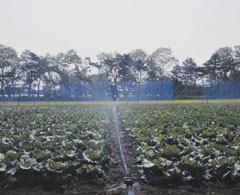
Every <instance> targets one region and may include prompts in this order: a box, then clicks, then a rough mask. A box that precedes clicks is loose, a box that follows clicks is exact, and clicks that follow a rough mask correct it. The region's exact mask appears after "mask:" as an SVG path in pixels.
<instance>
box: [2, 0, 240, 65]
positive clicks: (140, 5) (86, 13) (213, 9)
mask: <svg viewBox="0 0 240 195" xmlns="http://www.w3.org/2000/svg"><path fill="white" fill-rule="evenodd" d="M0 44H4V45H8V46H11V47H13V48H15V49H16V50H17V52H19V53H20V52H22V51H23V50H24V49H30V50H31V51H33V52H36V53H37V54H40V55H45V54H46V53H47V52H49V53H51V54H53V55H55V54H57V53H58V52H61V51H62V52H65V51H67V50H68V49H75V50H76V51H77V52H78V54H79V55H80V56H81V57H85V56H90V57H92V58H93V59H95V57H96V55H97V54H99V53H101V52H114V51H118V52H120V53H124V52H130V51H132V50H134V49H138V48H141V49H143V50H145V51H146V52H147V53H148V54H150V53H152V52H153V51H154V50H155V49H157V48H159V47H170V48H171V49H172V50H173V54H174V55H175V56H176V57H177V58H178V59H179V60H180V61H181V62H182V61H183V60H184V59H186V58H187V57H193V58H194V59H195V61H196V62H197V63H198V64H199V65H200V64H202V63H203V62H205V61H206V60H208V59H209V57H210V55H211V54H212V53H213V52H214V51H215V50H216V49H218V48H220V47H224V46H234V45H239V44H240V0H0Z"/></svg>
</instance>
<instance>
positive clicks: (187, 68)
mask: <svg viewBox="0 0 240 195" xmlns="http://www.w3.org/2000/svg"><path fill="white" fill-rule="evenodd" d="M197 79H198V73H197V64H196V63H195V62H194V60H193V59H192V58H187V59H186V60H185V61H184V62H183V71H182V81H183V84H185V85H188V86H196V84H197Z"/></svg>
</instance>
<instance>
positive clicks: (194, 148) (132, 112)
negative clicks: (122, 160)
mask: <svg viewBox="0 0 240 195" xmlns="http://www.w3.org/2000/svg"><path fill="white" fill-rule="evenodd" d="M119 110H120V112H121V120H122V123H123V126H124V127H125V130H126V131H128V132H129V134H130V136H132V137H133V139H134V144H133V147H134V149H135V151H136V153H137V163H138V167H139V171H140V173H141V174H142V178H143V179H145V180H146V181H148V182H150V183H153V184H154V183H155V184H166V183H174V184H176V183H180V184H184V183H192V184H197V185H201V184H202V183H206V182H207V183H208V182H215V181H221V182H226V183H229V182H230V183H234V182H239V181H240V107H238V106H235V107H234V106H226V105H225V106H224V105H179V106H177V105H175V106H170V105H168V106H156V105H154V106H153V105H145V106H137V105H128V106H121V107H119Z"/></svg>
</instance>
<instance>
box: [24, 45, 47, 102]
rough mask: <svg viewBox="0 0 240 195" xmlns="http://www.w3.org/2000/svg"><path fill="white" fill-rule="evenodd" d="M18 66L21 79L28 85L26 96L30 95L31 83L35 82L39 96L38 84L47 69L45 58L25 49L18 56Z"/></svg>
mask: <svg viewBox="0 0 240 195" xmlns="http://www.w3.org/2000/svg"><path fill="white" fill-rule="evenodd" d="M20 66H21V72H22V74H23V81H24V82H25V83H26V84H27V85H28V96H29V97H31V88H32V84H33V83H34V82H37V83H38V84H37V86H38V97H39V88H40V84H41V82H42V80H43V77H44V74H45V73H46V72H47V69H48V63H47V60H46V59H45V58H42V57H40V56H38V55H37V54H35V53H33V52H31V51H29V50H25V51H24V52H23V53H22V54H21V56H20Z"/></svg>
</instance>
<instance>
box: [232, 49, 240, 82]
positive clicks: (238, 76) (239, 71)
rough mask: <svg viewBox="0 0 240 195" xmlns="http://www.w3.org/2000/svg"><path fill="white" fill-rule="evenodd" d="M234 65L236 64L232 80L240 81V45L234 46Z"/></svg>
mask: <svg viewBox="0 0 240 195" xmlns="http://www.w3.org/2000/svg"><path fill="white" fill-rule="evenodd" d="M233 52H234V63H235V66H234V67H235V68H234V71H233V73H232V75H231V76H232V80H235V81H237V80H240V45H236V46H234V51H233Z"/></svg>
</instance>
